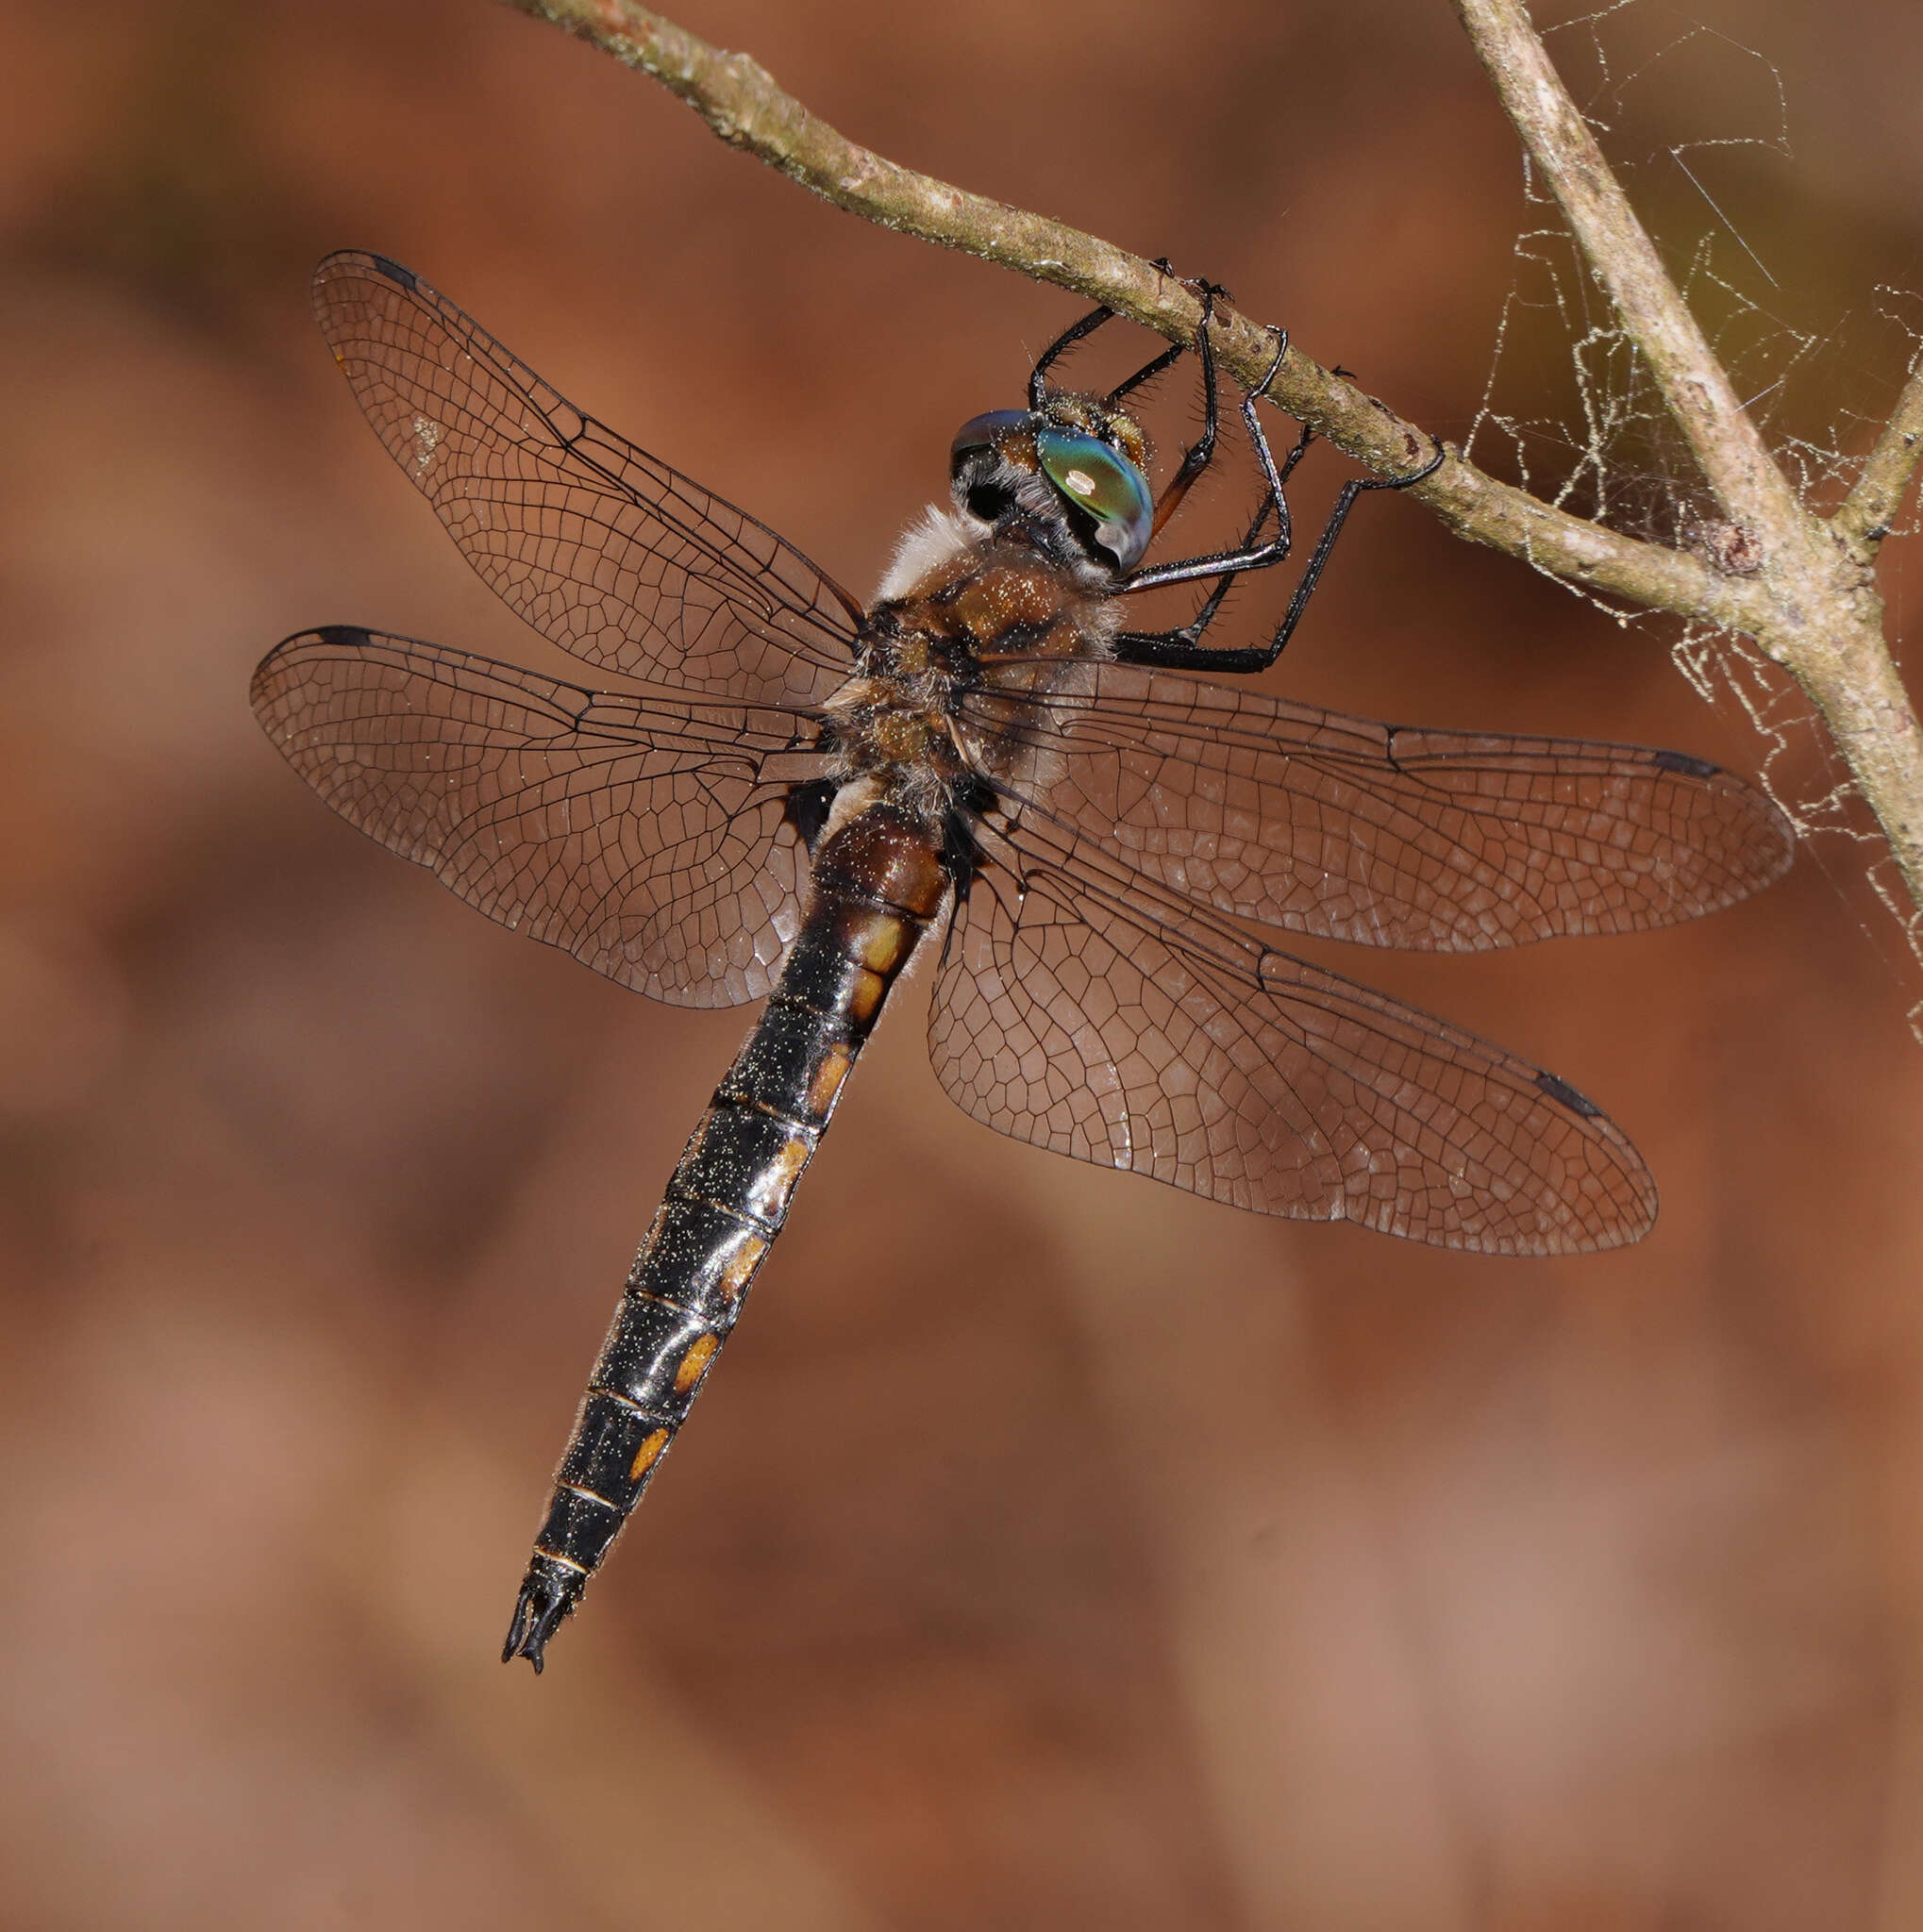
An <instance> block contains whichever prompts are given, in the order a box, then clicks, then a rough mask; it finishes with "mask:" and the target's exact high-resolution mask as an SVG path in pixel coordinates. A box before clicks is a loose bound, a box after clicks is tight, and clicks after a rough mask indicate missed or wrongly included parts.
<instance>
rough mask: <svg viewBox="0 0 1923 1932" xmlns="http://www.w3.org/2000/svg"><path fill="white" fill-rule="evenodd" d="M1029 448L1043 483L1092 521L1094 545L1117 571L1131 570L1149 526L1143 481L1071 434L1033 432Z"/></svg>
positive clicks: (1149, 502)
mask: <svg viewBox="0 0 1923 1932" xmlns="http://www.w3.org/2000/svg"><path fill="white" fill-rule="evenodd" d="M1035 449H1036V453H1037V454H1038V455H1039V456H1040V457H1041V458H1042V469H1043V473H1044V475H1046V476H1047V478H1048V480H1049V482H1051V483H1052V484H1054V486H1055V487H1056V489H1058V490H1059V491H1061V492H1062V495H1063V496H1065V497H1067V499H1068V500H1069V502H1070V503H1072V504H1074V506H1075V507H1076V508H1077V509H1079V510H1084V511H1086V512H1087V514H1088V515H1090V516H1092V517H1093V518H1094V519H1095V541H1096V542H1097V543H1099V544H1100V545H1101V546H1102V548H1103V549H1104V550H1107V551H1110V552H1111V553H1112V555H1113V557H1114V558H1115V561H1116V563H1117V564H1118V565H1119V566H1120V568H1121V569H1123V570H1125V571H1129V570H1133V569H1134V568H1135V566H1136V565H1137V564H1138V563H1140V562H1141V561H1142V553H1143V552H1144V551H1145V550H1146V549H1147V548H1148V539H1149V536H1150V534H1151V532H1152V531H1153V529H1154V526H1155V501H1154V499H1153V498H1152V497H1151V496H1150V495H1149V493H1148V479H1147V478H1146V477H1145V476H1144V475H1143V474H1142V472H1141V471H1140V470H1138V469H1137V468H1136V467H1135V465H1134V464H1133V463H1131V462H1130V461H1129V458H1127V457H1125V456H1122V455H1121V454H1119V453H1118V452H1117V451H1115V450H1112V449H1111V448H1110V447H1109V445H1108V444H1107V443H1105V442H1103V441H1100V440H1099V439H1098V438H1096V437H1093V436H1081V435H1079V434H1077V433H1076V432H1075V431H1074V430H1070V429H1038V430H1037V431H1036V432H1035Z"/></svg>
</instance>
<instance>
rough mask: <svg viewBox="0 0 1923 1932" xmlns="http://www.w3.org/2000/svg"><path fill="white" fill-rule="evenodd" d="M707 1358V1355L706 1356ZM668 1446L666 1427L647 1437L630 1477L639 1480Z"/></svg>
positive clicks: (635, 1460) (710, 1352)
mask: <svg viewBox="0 0 1923 1932" xmlns="http://www.w3.org/2000/svg"><path fill="white" fill-rule="evenodd" d="M710 1339H712V1338H710ZM691 1353H692V1351H691ZM712 1353H713V1350H712V1349H710V1350H709V1354H712ZM705 1359H706V1357H704V1360H705ZM684 1366H685V1365H684ZM667 1446H668V1431H667V1430H666V1429H657V1430H655V1432H654V1433H653V1434H652V1435H651V1436H648V1437H647V1438H645V1439H644V1441H643V1442H642V1445H641V1447H640V1448H639V1449H637V1450H636V1451H635V1452H634V1460H633V1461H632V1462H631V1463H629V1464H628V1466H627V1474H628V1477H629V1479H630V1480H631V1481H634V1482H639V1481H640V1480H641V1479H642V1477H643V1476H644V1475H645V1474H647V1473H648V1471H649V1470H651V1469H652V1468H653V1467H654V1466H655V1464H656V1463H657V1462H659V1461H660V1460H661V1451H662V1450H663V1449H665V1448H666V1447H667Z"/></svg>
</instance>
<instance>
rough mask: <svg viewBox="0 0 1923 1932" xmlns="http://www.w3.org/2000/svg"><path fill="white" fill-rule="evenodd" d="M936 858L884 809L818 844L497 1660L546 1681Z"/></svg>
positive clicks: (912, 928)
mask: <svg viewBox="0 0 1923 1932" xmlns="http://www.w3.org/2000/svg"><path fill="white" fill-rule="evenodd" d="M948 882H949V881H948V872H947V868H946V867H945V864H944V862H943V858H942V855H941V851H940V849H939V848H938V847H937V846H936V844H935V843H934V842H933V841H932V840H930V839H929V837H928V835H927V833H925V832H924V831H923V830H922V829H921V828H920V827H919V826H918V825H917V824H915V823H914V822H913V821H912V820H911V818H909V817H908V816H906V815H905V814H903V813H900V812H898V811H896V810H895V809H893V808H890V807H887V806H883V805H875V806H871V807H869V808H867V809H865V810H863V811H861V813H859V814H858V815H857V816H855V817H854V818H851V819H850V820H849V821H848V822H847V823H846V824H844V825H843V826H842V827H841V828H840V829H839V830H838V831H836V832H834V833H832V834H831V835H830V836H829V837H828V840H827V841H825V842H824V844H823V845H822V847H821V850H820V852H819V854H818V855H817V858H816V862H815V871H814V895H813V899H812V902H811V906H810V908H809V911H808V914H807V916H806V918H805V919H804V921H803V923H802V927H801V931H800V932H799V933H798V934H797V935H796V937H795V941H794V946H793V948H792V949H791V951H790V953H789V956H788V958H787V960H786V962H785V963H784V965H783V967H782V970H781V976H780V978H779V980H778V982H777V983H776V986H775V988H774V991H772V992H771V993H770V994H769V996H768V1003H767V1005H766V1007H765V1008H763V1009H762V1012H761V1018H760V1019H759V1020H758V1021H757V1022H756V1024H755V1028H754V1030H753V1032H751V1033H750V1034H749V1035H748V1037H747V1039H746V1041H744V1043H743V1046H742V1049H741V1051H740V1053H738V1054H737V1055H736V1056H735V1059H734V1064H733V1065H732V1066H730V1067H729V1068H728V1070H727V1074H726V1075H725V1076H724V1077H723V1079H722V1082H721V1085H720V1086H719V1087H718V1088H717V1089H716V1090H715V1093H714V1098H713V1100H712V1101H711V1103H710V1105H709V1107H708V1110H707V1111H706V1112H705V1113H704V1114H703V1115H702V1116H701V1119H700V1121H699V1122H698V1123H697V1124H696V1125H695V1128H694V1133H693V1134H692V1135H691V1136H690V1137H689V1141H688V1145H687V1147H686V1149H685V1151H684V1152H683V1153H682V1155H681V1158H680V1162H679V1164H678V1165H677V1167H676V1169H675V1173H674V1177H673V1178H672V1179H671V1180H670V1181H669V1183H668V1190H667V1196H666V1198H665V1200H663V1202H662V1203H661V1208H660V1210H659V1212H658V1213H657V1214H656V1215H655V1219H654V1224H653V1226H652V1227H650V1228H649V1230H648V1232H647V1235H646V1237H645V1239H644V1241H643V1242H642V1244H641V1250H640V1252H639V1254H637V1255H636V1257H635V1259H634V1266H633V1267H632V1269H631V1270H629V1272H628V1276H627V1287H626V1289H625V1291H623V1294H622V1297H621V1303H620V1306H619V1307H617V1308H616V1309H615V1312H614V1320H613V1323H612V1324H611V1325H610V1328H609V1331H608V1339H607V1341H606V1342H605V1343H604V1344H603V1345H602V1349H601V1354H600V1357H599V1359H598V1360H597V1361H596V1362H595V1364H594V1374H593V1375H592V1376H591V1377H590V1379H589V1383H588V1391H587V1395H586V1397H585V1398H584V1400H583V1401H582V1404H581V1407H580V1410H579V1413H578V1414H577V1417H576V1419H575V1426H574V1431H573V1433H572V1435H571V1436H570V1437H569V1439H568V1446H567V1451H566V1453H565V1455H564V1456H563V1457H562V1458H561V1463H560V1469H559V1470H557V1471H556V1473H555V1487H554V1492H553V1495H552V1497H551V1498H550V1500H549V1504H548V1509H547V1515H546V1517H545V1519H544V1520H543V1524H542V1525H541V1529H540V1531H539V1533H538V1534H537V1536H536V1537H535V1541H534V1555H533V1557H532V1559H531V1561H530V1562H529V1564H528V1568H527V1577H526V1579H525V1581H524V1582H523V1583H522V1586H521V1596H520V1600H519V1602H518V1603H517V1604H516V1605H515V1607H514V1621H513V1624H512V1625H511V1626H510V1629H509V1632H508V1641H507V1645H506V1647H505V1649H504V1650H503V1652H502V1657H503V1659H504V1660H506V1659H507V1658H510V1657H516V1656H520V1657H527V1658H528V1659H529V1660H530V1661H531V1662H532V1663H533V1665H534V1668H535V1669H536V1670H537V1671H538V1670H540V1668H541V1665H542V1655H543V1650H544V1648H545V1646H546V1643H547V1640H548V1639H549V1638H550V1637H551V1636H552V1635H553V1633H554V1631H555V1628H556V1627H557V1626H558V1625H559V1624H560V1621H561V1620H562V1619H563V1618H564V1617H565V1616H567V1614H568V1613H569V1612H570V1611H571V1610H572V1609H573V1608H574V1607H575V1605H576V1604H577V1602H578V1601H579V1600H580V1596H581V1592H582V1591H584V1590H585V1589H586V1587H587V1583H588V1579H589V1578H590V1577H591V1576H592V1575H593V1574H594V1572H595V1571H596V1570H597V1569H599V1567H600V1565H601V1563H602V1560H603V1559H604V1558H605V1557H606V1556H607V1554H608V1552H609V1550H610V1548H611V1547H612V1545H613V1542H614V1539H615V1538H616V1536H618V1535H619V1534H620V1531H621V1527H622V1525H623V1524H624V1523H626V1521H627V1517H628V1516H629V1514H630V1513H631V1512H632V1511H633V1509H634V1507H635V1506H636V1504H638V1503H639V1502H640V1501H641V1498H642V1494H643V1492H644V1491H645V1490H646V1488H647V1485H648V1483H649V1481H650V1479H651V1478H652V1477H653V1474H654V1472H655V1470H656V1469H657V1468H658V1467H659V1466H660V1464H661V1457H663V1456H664V1455H665V1454H666V1453H667V1450H668V1447H669V1445H670V1443H672V1442H673V1441H674V1439H675V1435H676V1433H677V1431H678V1430H679V1428H680V1426H681V1424H682V1423H683V1422H684V1421H685V1420H686V1419H687V1415H688V1411H689V1409H690V1408H691V1407H693V1406H694V1398H695V1396H696V1395H697V1394H698V1393H699V1392H700V1389H701V1384H702V1382H703V1381H704V1380H705V1379H706V1377H707V1375H708V1372H709V1371H710V1369H711V1368H712V1366H713V1364H714V1358H715V1357H716V1356H717V1355H719V1353H720V1352H721V1345H722V1343H723V1342H724V1341H727V1337H728V1334H729V1332H730V1331H731V1330H732V1329H733V1327H734V1324H735V1321H736V1319H737V1317H738V1316H739V1315H740V1313H741V1307H742V1304H743V1302H744V1299H745V1298H746V1295H747V1291H748V1288H749V1285H750V1284H751V1283H752V1282H753V1280H754V1277H755V1273H756V1271H757V1270H758V1269H759V1268H760V1267H761V1262H762V1261H763V1259H765V1258H766V1256H767V1253H768V1250H769V1249H770V1248H771V1247H773V1246H774V1243H775V1238H776V1236H777V1235H778V1234H779V1233H780V1231H781V1227H782V1224H783V1223H784V1222H785V1221H786V1220H787V1218H788V1206H789V1203H790V1201H791V1200H792V1199H793V1198H794V1188H795V1185H796V1183H797V1182H798V1181H799V1180H800V1178H801V1174H802V1170H803V1169H804V1168H805V1167H806V1166H807V1165H808V1162H809V1160H810V1158H811V1157H812V1155H813V1153H814V1149H815V1147H816V1145H817V1144H818V1143H819V1141H820V1140H821V1137H822V1135H823V1133H825V1132H826V1131H827V1128H828V1120H829V1117H830V1116H831V1115H832V1114H833V1112H834V1108H835V1102H836V1100H837V1098H838V1097H839V1095H840V1093H841V1090H842V1085H843V1083H844V1081H845V1080H846V1078H847V1075H848V1073H849V1070H850V1069H851V1068H852V1067H853V1066H854V1063H855V1060H856V1058H857V1057H858V1056H859V1055H860V1053H861V1047H862V1045H863V1044H864V1043H865V1042H866V1041H867V1038H868V1035H869V1033H870V1032H871V1031H872V1029H873V1027H874V1025H875V1022H876V1020H877V1019H878V1017H879V1015H880V1012H881V1007H882V1003H883V1002H884V1001H885V1000H886V998H887V996H888V991H889V988H890V987H891V986H892V985H893V984H894V982H895V977H896V975H897V974H899V973H900V971H901V969H902V967H903V966H905V965H906V964H907V963H908V959H909V957H910V955H911V953H912V952H913V950H914V947H915V945H916V943H917V941H919V940H920V938H921V935H922V933H923V931H924V930H925V929H926V927H927V924H928V921H929V920H930V919H932V918H933V917H934V915H935V913H936V911H937V910H938V909H939V908H940V907H941V903H942V900H943V897H944V895H945V892H946V891H947V888H948Z"/></svg>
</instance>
